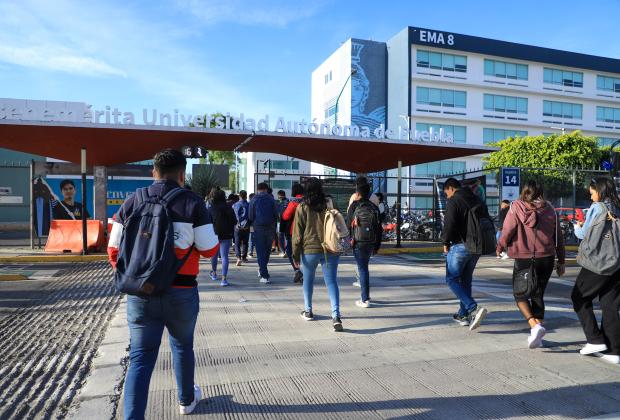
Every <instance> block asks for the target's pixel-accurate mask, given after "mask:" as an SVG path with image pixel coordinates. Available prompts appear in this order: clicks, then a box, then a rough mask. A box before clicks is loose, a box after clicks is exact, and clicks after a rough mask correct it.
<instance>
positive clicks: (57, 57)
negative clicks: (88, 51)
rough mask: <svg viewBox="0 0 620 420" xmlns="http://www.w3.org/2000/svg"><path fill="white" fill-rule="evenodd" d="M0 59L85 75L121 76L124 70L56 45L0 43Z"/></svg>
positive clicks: (17, 63) (41, 68)
mask: <svg viewBox="0 0 620 420" xmlns="http://www.w3.org/2000/svg"><path fill="white" fill-rule="evenodd" d="M0 61H3V62H5V63H9V64H16V65H19V66H24V67H31V68H35V69H38V70H53V71H61V72H67V73H71V74H81V75H86V76H121V77H126V74H125V72H123V71H122V70H120V69H118V68H115V67H113V66H111V65H109V64H107V63H105V62H104V61H102V60H100V59H97V58H93V57H87V56H84V55H79V54H76V53H75V52H72V51H68V50H66V49H63V48H59V47H58V46H54V45H52V46H11V45H0Z"/></svg>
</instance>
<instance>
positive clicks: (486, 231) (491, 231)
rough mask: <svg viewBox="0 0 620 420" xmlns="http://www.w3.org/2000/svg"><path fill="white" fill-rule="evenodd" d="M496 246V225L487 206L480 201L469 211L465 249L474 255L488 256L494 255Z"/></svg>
mask: <svg viewBox="0 0 620 420" xmlns="http://www.w3.org/2000/svg"><path fill="white" fill-rule="evenodd" d="M468 207H469V206H468ZM496 246H497V243H496V236H495V225H494V224H493V221H492V220H491V217H490V216H489V213H488V211H487V208H486V205H485V204H484V203H483V202H482V201H479V202H478V203H477V204H475V205H474V206H472V207H469V209H468V211H467V237H466V238H465V249H467V251H469V253H470V254H473V255H487V254H494V253H495V247H496Z"/></svg>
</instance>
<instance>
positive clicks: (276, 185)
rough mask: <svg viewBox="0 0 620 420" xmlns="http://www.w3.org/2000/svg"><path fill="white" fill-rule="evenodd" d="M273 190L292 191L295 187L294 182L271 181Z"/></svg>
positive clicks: (285, 180) (287, 180)
mask: <svg viewBox="0 0 620 420" xmlns="http://www.w3.org/2000/svg"><path fill="white" fill-rule="evenodd" d="M269 186H270V187H271V188H273V189H274V191H276V190H290V189H291V188H292V187H293V181H291V180H289V179H272V180H271V181H270V185H269Z"/></svg>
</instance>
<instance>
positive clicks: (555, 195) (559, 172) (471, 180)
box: [255, 168, 609, 245]
mask: <svg viewBox="0 0 620 420" xmlns="http://www.w3.org/2000/svg"><path fill="white" fill-rule="evenodd" d="M277 175H278V176H279V177H281V176H287V177H288V179H291V180H293V182H296V181H297V182H303V180H304V178H306V177H311V176H315V177H317V178H319V179H321V180H322V181H323V184H324V188H325V191H326V192H327V193H328V194H330V195H332V197H334V201H335V203H336V206H337V207H338V208H339V210H340V211H342V212H346V207H347V205H348V200H349V197H350V196H351V194H352V193H353V192H354V191H355V175H354V174H352V175H350V174H331V175H326V174H299V173H285V172H284V173H278V174H277ZM601 175H609V171H606V170H603V169H582V168H578V169H568V168H520V178H521V185H523V184H524V183H525V182H527V181H528V180H530V179H535V180H537V181H538V182H539V183H540V184H541V185H542V186H543V189H544V192H545V199H546V200H547V201H549V202H551V204H553V206H554V207H555V208H556V211H557V213H558V217H559V220H560V225H561V228H562V234H563V235H564V237H565V239H566V242H567V243H569V244H570V243H576V242H577V239H576V238H575V236H574V233H573V231H574V229H573V221H574V220H582V219H583V218H584V217H585V213H586V210H587V209H588V207H589V206H590V204H591V203H590V195H589V192H588V188H587V187H588V184H589V182H590V180H591V179H592V178H593V177H595V176H601ZM266 176H267V174H266V173H262V172H258V173H256V174H255V179H256V180H257V181H258V180H259V178H260V179H261V181H262V180H264V181H267V179H264V178H265V177H266ZM500 176H501V168H482V169H478V170H474V171H468V172H462V173H453V174H442V175H438V176H436V177H433V178H430V177H409V176H402V177H400V183H401V193H400V200H399V194H398V193H397V190H398V188H397V186H398V182H399V178H398V177H397V176H389V175H387V173H386V172H383V173H379V174H376V173H375V174H367V177H368V179H369V181H370V182H371V183H372V187H373V188H372V189H373V191H375V192H382V193H383V195H384V201H385V203H386V204H387V206H388V217H387V219H386V221H385V223H384V225H383V229H384V233H383V238H384V240H385V241H396V242H397V244H398V245H400V241H401V240H402V241H437V240H439V238H440V236H441V230H442V225H443V221H442V220H443V219H442V218H443V212H444V209H445V196H444V195H443V183H444V182H445V181H446V180H447V179H448V178H451V177H453V178H456V179H458V180H460V181H461V182H462V183H463V184H464V186H465V187H468V188H472V190H473V191H474V193H476V194H478V195H479V196H480V197H481V198H482V199H483V200H484V202H485V203H486V205H487V207H488V208H489V213H490V214H491V215H492V216H493V217H495V218H496V217H497V215H498V212H499V207H500V202H501V201H502V185H501V180H500ZM293 177H295V178H293ZM297 177H298V178H297ZM274 189H276V188H274ZM399 203H401V205H400V206H399ZM399 209H400V211H399Z"/></svg>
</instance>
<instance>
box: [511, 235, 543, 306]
mask: <svg viewBox="0 0 620 420" xmlns="http://www.w3.org/2000/svg"><path fill="white" fill-rule="evenodd" d="M537 233H538V224H536V229H535V230H534V253H533V254H532V259H531V261H530V265H529V266H528V267H526V268H523V269H521V270H517V262H516V261H515V268H514V270H513V272H512V293H513V295H514V297H516V298H517V299H528V298H529V297H530V296H531V295H532V293H534V291H536V289H537V288H538V276H537V275H536V241H537V239H538V237H537V235H536V234H537Z"/></svg>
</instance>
